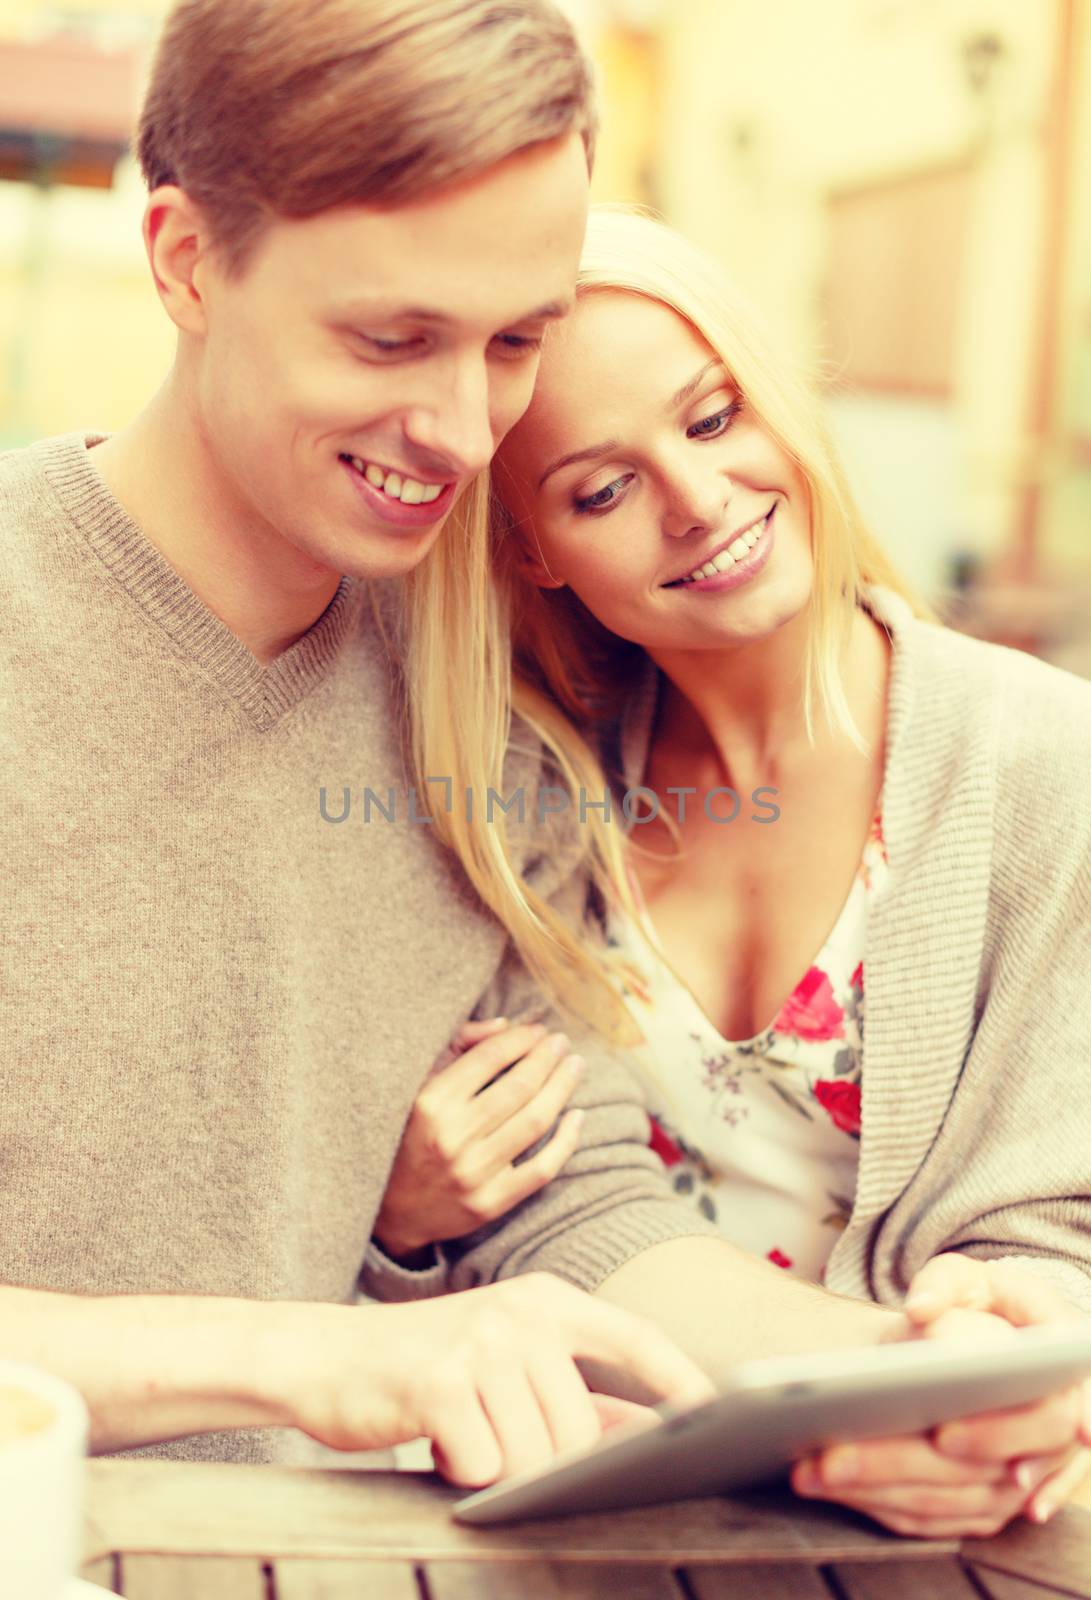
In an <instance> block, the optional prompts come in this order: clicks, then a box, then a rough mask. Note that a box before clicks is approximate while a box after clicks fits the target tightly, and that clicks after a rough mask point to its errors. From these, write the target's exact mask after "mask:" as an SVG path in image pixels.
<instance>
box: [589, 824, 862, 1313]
mask: <svg viewBox="0 0 1091 1600" xmlns="http://www.w3.org/2000/svg"><path fill="white" fill-rule="evenodd" d="M887 871H888V869H887V859H886V849H885V846H884V843H883V830H882V819H881V817H879V816H876V818H875V820H874V821H873V823H872V826H871V831H870V834H869V837H868V840H867V844H866V845H865V848H864V853H863V857H862V860H861V862H860V866H859V868H858V869H857V873H856V877H855V879H854V881H853V884H852V888H851V890H850V892H849V896H848V899H847V900H846V901H845V904H844V906H843V908H842V910H841V914H840V916H839V917H838V919H837V923H836V925H835V927H834V929H833V931H832V932H831V933H830V935H829V937H828V938H827V940H826V942H825V944H824V945H823V946H822V949H821V950H820V951H819V953H818V955H817V956H816V958H815V960H814V961H813V963H812V964H811V966H810V967H809V968H808V970H807V972H806V973H804V975H803V977H802V978H801V979H800V981H799V983H798V984H797V985H796V987H795V989H794V991H793V992H792V994H791V995H790V996H789V998H788V999H787V1001H785V1003H784V1005H783V1006H782V1007H781V1009H780V1011H779V1012H778V1014H777V1016H776V1017H775V1018H774V1019H773V1021H772V1023H771V1024H770V1025H769V1027H768V1028H766V1029H765V1030H764V1031H763V1032H762V1033H760V1034H757V1035H755V1037H754V1038H752V1039H744V1040H731V1039H725V1038H723V1036H722V1035H721V1034H720V1033H719V1032H718V1031H717V1030H716V1028H715V1027H713V1025H712V1023H711V1022H710V1021H709V1019H708V1018H707V1017H706V1016H705V1014H704V1012H703V1011H702V1010H701V1008H700V1006H699V1005H698V1003H697V1001H696V999H695V998H694V996H693V995H692V994H691V993H690V991H689V990H688V989H687V988H686V987H685V985H684V984H683V983H682V981H681V980H680V979H679V978H678V977H677V976H676V975H675V973H674V972H673V970H672V969H671V967H670V966H669V964H668V963H667V961H666V959H665V958H664V956H663V955H662V953H661V951H660V947H659V946H658V943H657V941H656V937H655V930H654V928H653V926H652V923H651V919H650V917H648V916H647V915H646V913H645V915H644V929H645V932H646V934H647V940H645V939H644V938H642V937H641V934H640V932H639V931H638V930H637V929H636V928H634V927H633V925H632V923H631V922H630V921H629V920H628V918H626V917H623V916H622V915H621V914H620V913H618V912H614V913H612V914H611V916H610V919H609V923H608V927H607V940H608V943H609V944H610V946H611V947H612V948H613V949H614V950H615V952H616V953H617V954H618V955H620V956H621V957H622V958H623V960H624V963H625V966H626V969H627V970H628V973H629V980H630V981H628V982H627V983H625V984H624V986H623V992H624V995H625V999H626V1003H627V1005H628V1007H629V1010H630V1012H631V1013H632V1015H633V1016H634V1018H635V1019H636V1022H637V1024H638V1026H639V1027H640V1030H641V1033H642V1034H643V1039H644V1042H643V1044H642V1045H640V1046H638V1047H637V1049H636V1051H635V1052H634V1053H635V1055H636V1059H637V1063H638V1067H639V1070H640V1072H641V1075H642V1077H643V1079H644V1087H645V1090H646V1093H647V1097H648V1106H649V1110H650V1112H651V1139H650V1142H651V1145H652V1148H653V1149H655V1150H656V1151H657V1153H658V1154H659V1156H660V1157H661V1158H662V1160H663V1162H664V1163H665V1165H666V1166H667V1168H668V1169H669V1171H668V1176H669V1177H670V1180H671V1182H672V1184H673V1186H674V1188H675V1190H676V1191H677V1192H678V1193H680V1194H684V1195H688V1196H690V1197H692V1200H693V1203H694V1204H695V1205H696V1206H697V1207H698V1209H699V1210H700V1211H702V1212H703V1213H704V1215H705V1216H707V1217H709V1218H710V1219H711V1220H712V1221H714V1222H717V1223H718V1224H719V1226H720V1228H721V1229H722V1231H723V1233H724V1235H725V1236H726V1237H727V1238H729V1239H730V1240H732V1242H733V1243H735V1244H738V1245H740V1246H742V1247H743V1248H744V1249H746V1250H749V1251H751V1252H753V1253H755V1254H757V1255H761V1256H765V1257H767V1258H768V1259H769V1260H770V1261H772V1262H774V1263H775V1264H776V1265H777V1266H779V1267H784V1268H785V1269H786V1270H788V1271H791V1272H794V1273H797V1274H798V1275H800V1276H801V1277H806V1278H809V1279H811V1280H812V1281H816V1282H817V1281H821V1279H822V1276H823V1273H824V1270H825V1265H826V1261H827V1259H828V1257H829V1255H830V1252H831V1250H832V1249H833V1246H834V1245H835V1243H836V1242H837V1238H838V1235H839V1234H840V1232H841V1230H842V1229H843V1228H844V1227H845V1224H846V1223H847V1221H848V1219H849V1215H850V1213H851V1211H852V1205H853V1199H854V1196H855V1192H856V1174H857V1167H858V1158H859V1149H860V1092H861V1069H862V1058H863V1036H864V982H865V980H864V964H863V950H864V926H865V921H866V916H867V908H868V903H869V900H870V899H871V897H873V896H875V895H876V894H878V893H880V892H881V891H882V888H883V885H884V883H885V881H886V877H887ZM649 941H650V944H651V946H652V948H649Z"/></svg>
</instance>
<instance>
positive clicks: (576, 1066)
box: [565, 1056, 587, 1078]
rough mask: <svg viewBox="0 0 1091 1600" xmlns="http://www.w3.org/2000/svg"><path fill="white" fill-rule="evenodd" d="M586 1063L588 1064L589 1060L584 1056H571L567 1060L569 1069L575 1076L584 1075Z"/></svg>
mask: <svg viewBox="0 0 1091 1600" xmlns="http://www.w3.org/2000/svg"><path fill="white" fill-rule="evenodd" d="M586 1065H587V1062H586V1061H585V1060H584V1059H583V1057H582V1056H569V1058H568V1060H567V1061H566V1062H565V1066H566V1067H567V1069H568V1071H569V1072H570V1073H571V1075H572V1077H573V1078H578V1077H580V1076H581V1075H582V1073H583V1069H584V1067H585V1066H586Z"/></svg>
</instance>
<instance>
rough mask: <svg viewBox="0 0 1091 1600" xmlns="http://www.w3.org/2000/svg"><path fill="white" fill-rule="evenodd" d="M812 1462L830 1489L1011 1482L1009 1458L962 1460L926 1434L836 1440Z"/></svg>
mask: <svg viewBox="0 0 1091 1600" xmlns="http://www.w3.org/2000/svg"><path fill="white" fill-rule="evenodd" d="M807 1460H808V1461H809V1463H810V1464H811V1466H812V1467H813V1470H814V1472H815V1474H816V1476H817V1477H818V1479H819V1481H820V1482H821V1483H822V1485H823V1486H824V1487H825V1488H827V1489H839V1490H840V1489H846V1488H851V1489H854V1490H864V1489H870V1488H874V1487H879V1488H885V1487H886V1486H887V1485H890V1484H893V1485H899V1484H900V1485H905V1484H921V1485H924V1484H927V1485H930V1486H933V1487H935V1486H939V1487H948V1488H952V1487H953V1488H962V1487H965V1486H966V1485H980V1484H998V1483H1003V1482H1005V1481H1007V1482H1009V1483H1010V1481H1011V1479H1010V1476H1009V1473H1008V1470H1007V1464H1006V1463H1005V1462H1002V1461H1001V1462H996V1461H984V1462H982V1461H961V1460H958V1459H956V1458H955V1457H953V1456H947V1455H943V1454H941V1452H940V1451H938V1450H937V1449H936V1448H935V1446H934V1445H933V1444H932V1443H931V1441H930V1440H929V1439H928V1438H927V1437H926V1436H924V1435H921V1434H905V1435H900V1436H896V1437H893V1438H889V1439H863V1440H859V1441H857V1442H856V1443H855V1444H835V1445H831V1446H830V1448H829V1449H827V1450H823V1451H820V1452H819V1453H818V1454H816V1455H814V1456H811V1457H808V1458H807Z"/></svg>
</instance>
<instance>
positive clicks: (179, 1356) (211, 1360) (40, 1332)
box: [0, 1285, 293, 1453]
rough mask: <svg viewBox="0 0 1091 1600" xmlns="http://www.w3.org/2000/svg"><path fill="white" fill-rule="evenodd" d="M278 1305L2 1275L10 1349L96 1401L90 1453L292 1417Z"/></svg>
mask: <svg viewBox="0 0 1091 1600" xmlns="http://www.w3.org/2000/svg"><path fill="white" fill-rule="evenodd" d="M276 1313H277V1307H276V1306H274V1305H270V1304H266V1303H264V1302H258V1301H249V1300H228V1299H218V1298H212V1297H208V1298H205V1297H201V1296H188V1295H109V1296H101V1297H100V1296H91V1295H74V1294H57V1293H53V1292H52V1291H49V1290H42V1289H22V1288H14V1287H10V1286H7V1285H4V1286H0V1354H2V1355H3V1356H4V1358H5V1359H6V1360H11V1361H27V1362H30V1363H32V1364H33V1365H35V1366H40V1367H44V1368H46V1369H47V1371H50V1372H54V1373H57V1374H58V1375H59V1376H60V1377H62V1378H66V1379H67V1380H68V1382H69V1383H71V1384H73V1385H74V1387H75V1388H77V1389H78V1390H79V1391H80V1393H81V1394H82V1395H83V1396H84V1398H85V1400H86V1401H87V1405H88V1409H89V1411H90V1413H91V1450H92V1453H97V1452H100V1451H109V1450H124V1449H129V1448H132V1447H134V1446H138V1445H144V1444H155V1443H160V1442H161V1441H163V1440H166V1439H179V1438H182V1437H184V1436H186V1435H188V1434H195V1433H215V1432H219V1431H220V1430H221V1429H227V1428H253V1427H263V1426H264V1427H285V1426H288V1425H290V1424H291V1422H292V1420H293V1419H292V1416H291V1415H290V1410H289V1407H288V1403H287V1397H286V1396H284V1397H278V1396H277V1395H276V1394H275V1385H274V1384H273V1382H272V1373H271V1363H272V1357H273V1353H274V1350H275V1348H276V1334H277V1316H276Z"/></svg>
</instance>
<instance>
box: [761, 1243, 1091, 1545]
mask: <svg viewBox="0 0 1091 1600" xmlns="http://www.w3.org/2000/svg"><path fill="white" fill-rule="evenodd" d="M905 1310H906V1313H907V1315H908V1316H909V1318H910V1320H911V1322H912V1323H913V1324H914V1326H915V1329H916V1336H917V1337H920V1338H939V1339H957V1340H962V1341H965V1340H968V1339H969V1340H972V1341H973V1342H974V1343H975V1344H978V1345H981V1344H986V1343H996V1342H1001V1343H1003V1342H1006V1341H1007V1340H1008V1339H1010V1338H1011V1336H1012V1330H1013V1329H1014V1328H1017V1327H1029V1326H1031V1325H1034V1326H1043V1327H1044V1326H1055V1325H1062V1324H1076V1325H1082V1324H1085V1323H1086V1318H1085V1317H1083V1316H1082V1314H1081V1313H1080V1312H1079V1311H1077V1310H1076V1309H1075V1307H1073V1306H1072V1305H1070V1304H1069V1303H1068V1302H1067V1301H1066V1300H1064V1299H1063V1298H1062V1297H1061V1296H1060V1295H1059V1294H1057V1293H1056V1291H1055V1290H1054V1289H1052V1288H1051V1287H1050V1285H1048V1284H1046V1283H1044V1282H1042V1281H1040V1280H1039V1279H1037V1278H1036V1277H1035V1276H1034V1274H1033V1273H1032V1272H1030V1271H1028V1270H1023V1269H1020V1268H1018V1267H1012V1266H1005V1265H1004V1264H1003V1263H996V1262H983V1261H978V1260H976V1259H974V1258H973V1257H970V1256H960V1255H956V1254H949V1255H943V1256H937V1257H936V1258H935V1259H933V1260H932V1261H930V1262H928V1264H927V1265H926V1266H925V1267H924V1268H923V1269H922V1270H921V1272H919V1273H918V1274H917V1276H916V1278H915V1279H914V1280H913V1282H912V1284H911V1285H910V1288H909V1294H908V1297H907V1299H906V1304H905ZM1087 1445H1091V1384H1084V1385H1081V1386H1077V1387H1075V1388H1071V1389H1066V1390H1064V1391H1062V1392H1061V1393H1059V1394H1056V1395H1052V1396H1049V1397H1048V1398H1047V1399H1045V1400H1041V1401H1038V1402H1036V1403H1035V1404H1033V1405H1028V1406H1020V1407H1018V1408H1016V1409H1014V1410H1010V1411H997V1412H991V1413H988V1414H985V1415H982V1416H979V1417H972V1418H965V1419H963V1420H961V1421H959V1422H949V1423H945V1424H943V1425H942V1426H941V1427H939V1428H937V1429H935V1430H933V1432H932V1434H930V1435H928V1436H918V1437H911V1438H900V1439H875V1440H867V1441H862V1442H860V1443H858V1444H854V1445H836V1446H833V1447H832V1448H830V1449H829V1450H825V1451H822V1452H821V1453H820V1454H819V1455H817V1456H814V1457H810V1458H808V1459H807V1460H805V1461H801V1462H799V1463H797V1465H796V1467H795V1468H794V1469H793V1473H792V1486H793V1488H795V1490H796V1492H797V1493H799V1494H801V1495H806V1496H809V1497H815V1498H819V1499H827V1500H837V1501H839V1502H841V1503H842V1504H843V1505H848V1506H852V1507H853V1509H855V1510H857V1511H863V1512H864V1513H865V1514H866V1515H868V1516H871V1517H874V1518H875V1519H876V1521H878V1522H881V1523H882V1524H883V1525H884V1526H885V1527H888V1528H891V1529H893V1530H894V1532H896V1533H903V1534H910V1535H913V1536H914V1537H917V1538H959V1537H967V1536H978V1537H989V1536H991V1535H992V1534H994V1533H997V1532H999V1530H1000V1529H1001V1528H1002V1527H1004V1526H1005V1525H1006V1524H1007V1523H1008V1522H1010V1521H1011V1519H1012V1518H1013V1517H1015V1516H1018V1515H1019V1514H1020V1513H1023V1514H1025V1515H1028V1516H1030V1517H1032V1518H1033V1519H1034V1520H1036V1521H1040V1522H1044V1521H1045V1520H1046V1519H1047V1518H1048V1517H1049V1516H1050V1515H1052V1513H1053V1511H1055V1510H1056V1509H1057V1507H1058V1506H1059V1505H1061V1504H1063V1503H1064V1501H1065V1500H1066V1499H1067V1498H1068V1497H1069V1496H1070V1495H1071V1494H1072V1493H1073V1492H1074V1491H1075V1489H1076V1488H1078V1486H1079V1484H1080V1483H1081V1482H1082V1481H1083V1479H1084V1477H1085V1476H1086V1475H1087V1472H1088V1467H1089V1464H1091V1460H1089V1456H1088V1451H1087V1449H1086V1448H1084V1447H1085V1446H1087Z"/></svg>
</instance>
